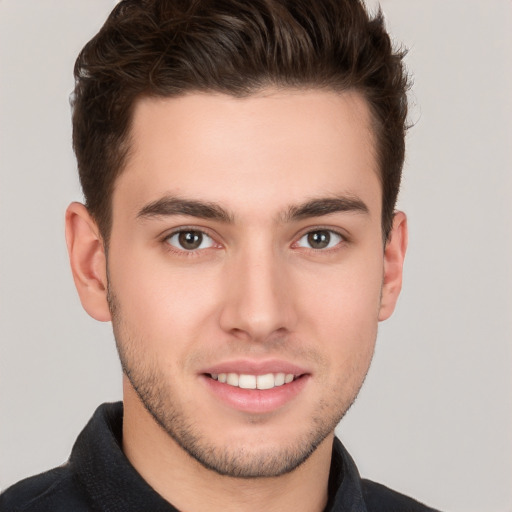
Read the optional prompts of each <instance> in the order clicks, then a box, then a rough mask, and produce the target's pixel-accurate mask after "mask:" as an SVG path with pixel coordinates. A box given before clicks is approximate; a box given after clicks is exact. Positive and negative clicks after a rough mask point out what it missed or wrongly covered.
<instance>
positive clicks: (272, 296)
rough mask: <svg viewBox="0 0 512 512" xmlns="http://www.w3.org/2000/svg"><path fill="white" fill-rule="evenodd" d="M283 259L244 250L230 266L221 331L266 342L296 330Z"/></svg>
mask: <svg viewBox="0 0 512 512" xmlns="http://www.w3.org/2000/svg"><path fill="white" fill-rule="evenodd" d="M282 260H284V258H279V256H278V255H276V254H274V253H273V251H271V250H259V251H255V250H253V251H249V250H247V251H244V252H243V253H241V254H239V255H237V256H234V257H233V258H232V261H231V262H230V263H229V264H228V265H227V268H226V274H227V275H226V276H225V280H224V282H225V284H226V288H225V294H224V297H225V298H224V301H223V306H222V311H221V316H220V324H221V328H222V329H223V330H224V331H226V332H229V333H230V334H231V335H234V336H236V337H237V338H241V339H246V340H249V341H263V342H264V341H267V340H269V339H270V338H272V337H273V336H283V335H285V334H287V333H289V332H291V331H293V329H294V327H295V324H296V321H297V314H296V310H295V306H294V302H293V286H292V283H291V279H290V272H289V271H288V269H287V268H286V262H285V261H282Z"/></svg>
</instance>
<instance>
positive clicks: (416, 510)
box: [361, 479, 438, 512]
mask: <svg viewBox="0 0 512 512" xmlns="http://www.w3.org/2000/svg"><path fill="white" fill-rule="evenodd" d="M361 489H362V493H363V497H364V502H365V504H366V507H367V510H368V512H374V511H375V512H399V511H403V512H438V511H436V510H435V509H433V508H430V507H427V506H426V505H423V504H422V503H420V502H419V501H416V500H414V499H413V498H410V497H409V496H405V495H404V494H400V493H399V492H397V491H393V490H392V489H389V488H388V487H386V486H385V485H382V484H378V483H376V482H372V481H371V480H364V479H363V480H361Z"/></svg>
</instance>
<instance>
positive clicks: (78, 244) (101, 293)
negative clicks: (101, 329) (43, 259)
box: [66, 203, 111, 322]
mask: <svg viewBox="0 0 512 512" xmlns="http://www.w3.org/2000/svg"><path fill="white" fill-rule="evenodd" d="M66 244H67V247H68V254H69V261H70V264H71V271H72V273H73V279H74V281H75V286H76V289H77V291H78V295H79V296H80V301H81V303H82V306H83V308H84V309H85V310H86V311H87V313H88V314H89V315H90V316H92V317H93V318H95V319H96V320H99V321H102V322H108V321H109V320H110V319H111V317H110V311H109V307H108V301H107V261H106V256H105V249H104V245H103V239H102V238H101V235H100V232H99V229H98V226H97V224H96V222H95V221H94V219H93V218H92V217H91V215H90V214H89V212H88V210H87V208H86V207H85V206H84V205H83V204H81V203H71V204H70V205H69V207H68V209H67V211H66Z"/></svg>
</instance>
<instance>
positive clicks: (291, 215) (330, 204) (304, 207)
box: [283, 195, 369, 222]
mask: <svg viewBox="0 0 512 512" xmlns="http://www.w3.org/2000/svg"><path fill="white" fill-rule="evenodd" d="M338 212H354V213H364V214H368V213H369V209H368V206H366V204H365V203H364V202H363V201H362V200H361V199H359V198H358V197H356V196H352V195H347V196H335V197H325V198H319V199H312V200H311V201H308V202H306V203H303V204H300V205H297V206H291V207H290V208H289V209H288V211H287V212H286V213H285V214H284V217H283V219H284V221H285V222H290V221H294V220H301V219H307V218H309V217H322V216H324V215H329V214H332V213H338Z"/></svg>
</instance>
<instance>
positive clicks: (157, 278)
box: [110, 252, 215, 350]
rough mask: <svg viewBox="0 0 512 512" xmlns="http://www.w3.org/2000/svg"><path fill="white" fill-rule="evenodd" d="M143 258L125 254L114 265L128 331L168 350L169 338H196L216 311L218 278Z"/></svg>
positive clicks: (113, 275)
mask: <svg viewBox="0 0 512 512" xmlns="http://www.w3.org/2000/svg"><path fill="white" fill-rule="evenodd" d="M142 256H143V255H137V254H130V253H127V252H125V253H124V255H123V258H118V260H117V261H116V262H114V261H113V262H112V265H111V268H112V269H113V272H112V273H111V275H110V280H111V286H112V290H113V292H114V293H115V295H116V297H117V300H118V302H119V307H120V312H121V315H122V319H123V322H124V323H125V328H126V331H128V332H131V333H134V334H135V333H138V335H139V337H142V336H144V339H145V343H146V344H147V345H148V344H151V345H153V346H155V345H157V346H159V345H167V350H168V348H169V347H168V345H169V342H170V341H173V344H175V343H174V342H175V341H177V340H181V339H183V338H185V337H186V338H187V339H188V340H190V341H191V342H193V340H194V339H195V338H197V337H198V335H199V332H198V331H200V329H201V326H203V325H204V324H205V321H206V320H207V319H208V317H209V316H210V315H212V314H213V312H214V309H215V284H214V281H215V279H214V276H211V275H208V273H206V274H205V273H204V272H200V271H192V270H191V269H190V268H189V269H185V268H179V267H176V266H172V265H170V264H169V263H168V262H166V261H165V258H162V260H161V261H158V260H155V259H153V260H152V261H151V262H145V261H144V258H143V257H142ZM114 269H115V270H114ZM171 337H172V339H170V338H171ZM175 345H176V344H175Z"/></svg>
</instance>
